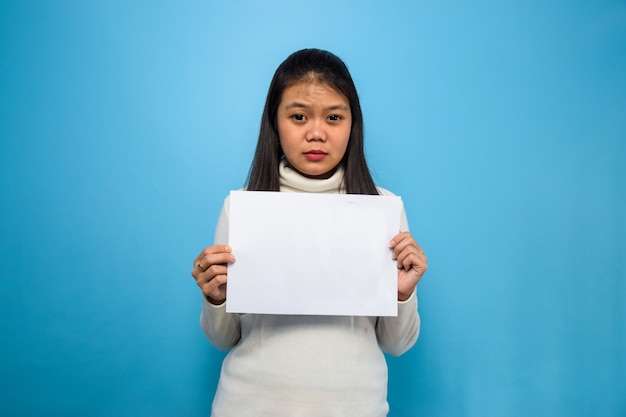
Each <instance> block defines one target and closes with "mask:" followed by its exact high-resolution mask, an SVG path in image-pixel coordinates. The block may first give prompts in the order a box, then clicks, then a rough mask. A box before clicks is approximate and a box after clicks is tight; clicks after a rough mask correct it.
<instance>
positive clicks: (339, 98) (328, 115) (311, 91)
mask: <svg viewBox="0 0 626 417" xmlns="http://www.w3.org/2000/svg"><path fill="white" fill-rule="evenodd" d="M276 117H277V125H278V136H279V138H280V145H281V147H282V149H283V152H284V154H285V157H286V158H287V162H289V165H290V166H291V168H293V169H295V170H297V171H298V172H300V173H301V174H302V175H304V176H306V177H310V178H328V177H330V176H331V175H332V174H333V173H334V172H335V170H336V168H337V166H338V165H339V162H341V160H342V158H343V156H344V154H345V153H346V148H347V147H348V140H349V138H350V129H351V126H352V114H351V112H350V104H349V103H348V99H347V98H346V97H344V96H343V95H342V94H340V93H338V92H337V91H335V90H333V89H332V88H331V87H330V86H328V85H327V84H323V83H319V82H312V81H308V82H307V81H303V82H300V83H296V84H294V85H291V86H289V87H287V88H286V89H285V90H284V91H283V95H282V98H281V101H280V104H279V105H278V113H277V116H276Z"/></svg>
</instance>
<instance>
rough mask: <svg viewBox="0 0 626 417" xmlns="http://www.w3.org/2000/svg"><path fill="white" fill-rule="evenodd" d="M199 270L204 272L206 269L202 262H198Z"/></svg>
mask: <svg viewBox="0 0 626 417" xmlns="http://www.w3.org/2000/svg"><path fill="white" fill-rule="evenodd" d="M198 268H200V269H202V270H203V271H204V267H203V266H202V264H201V263H200V262H198Z"/></svg>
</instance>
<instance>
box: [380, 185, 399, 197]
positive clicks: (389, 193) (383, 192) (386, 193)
mask: <svg viewBox="0 0 626 417" xmlns="http://www.w3.org/2000/svg"><path fill="white" fill-rule="evenodd" d="M376 190H378V194H380V195H388V196H395V194H394V193H392V192H391V191H389V190H388V189H386V188H383V187H378V186H376Z"/></svg>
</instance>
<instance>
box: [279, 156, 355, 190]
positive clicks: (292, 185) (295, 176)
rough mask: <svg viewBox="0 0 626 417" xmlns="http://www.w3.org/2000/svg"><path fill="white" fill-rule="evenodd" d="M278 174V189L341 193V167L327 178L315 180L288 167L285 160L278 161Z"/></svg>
mask: <svg viewBox="0 0 626 417" xmlns="http://www.w3.org/2000/svg"><path fill="white" fill-rule="evenodd" d="M278 173H279V176H280V191H292V192H297V193H328V194H332V193H343V192H345V190H344V189H343V187H342V182H343V167H341V166H340V167H338V168H337V170H336V171H335V173H334V174H333V175H332V176H331V177H330V178H327V179H323V180H317V179H313V178H307V177H305V176H303V175H302V174H300V173H299V172H297V171H295V170H294V169H292V168H290V167H289V166H288V165H287V160H286V159H283V160H282V161H280V165H279V167H278Z"/></svg>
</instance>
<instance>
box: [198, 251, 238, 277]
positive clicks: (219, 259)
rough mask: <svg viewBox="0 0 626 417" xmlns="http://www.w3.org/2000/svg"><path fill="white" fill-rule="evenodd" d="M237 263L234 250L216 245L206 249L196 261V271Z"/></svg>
mask: <svg viewBox="0 0 626 417" xmlns="http://www.w3.org/2000/svg"><path fill="white" fill-rule="evenodd" d="M234 261H235V256H234V255H233V254H232V248H231V247H230V246H228V245H216V246H210V247H208V248H205V249H204V250H203V251H202V252H201V253H200V255H198V257H197V258H196V259H195V260H194V269H196V268H197V269H198V270H200V271H201V272H202V271H206V270H207V269H208V268H209V267H210V266H211V265H214V264H227V263H232V262H234Z"/></svg>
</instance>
